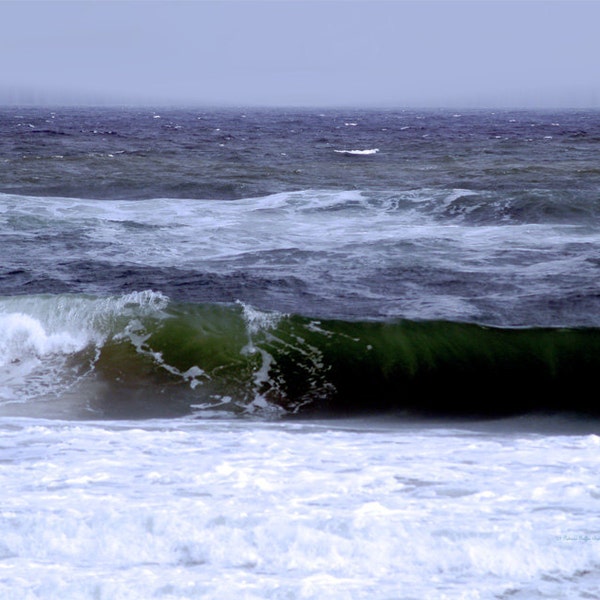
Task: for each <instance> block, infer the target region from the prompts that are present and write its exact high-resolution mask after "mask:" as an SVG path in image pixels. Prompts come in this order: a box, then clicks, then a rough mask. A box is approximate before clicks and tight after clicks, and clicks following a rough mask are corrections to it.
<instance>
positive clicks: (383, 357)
mask: <svg viewBox="0 0 600 600" xmlns="http://www.w3.org/2000/svg"><path fill="white" fill-rule="evenodd" d="M599 357H600V332H599V331H598V330H595V329H582V330H559V329H520V330H517V329H494V328H486V327H482V326H479V325H474V324H462V323H452V322H412V321H401V322H392V323H381V322H348V321H333V320H321V321H315V320H311V319H307V318H303V317H300V316H283V315H273V314H265V313H260V312H258V311H255V310H253V309H251V308H249V307H245V306H242V305H238V306H234V307H231V306H219V305H179V306H176V307H170V309H169V311H168V314H167V315H166V316H162V317H161V318H147V319H145V320H142V321H141V322H140V323H139V326H138V328H137V330H135V328H131V327H130V328H129V330H128V331H127V332H125V333H124V334H122V335H120V336H117V337H116V339H113V340H112V341H111V342H110V343H107V344H106V345H105V346H104V347H103V348H102V350H101V354H100V358H99V360H98V361H97V363H96V370H97V372H98V374H99V375H100V376H102V377H103V378H104V379H105V380H106V381H109V382H112V384H113V385H114V384H116V383H117V382H118V385H120V386H123V385H125V386H128V387H132V388H136V389H139V388H140V387H142V388H144V387H146V388H148V387H150V388H151V389H152V390H153V394H154V395H156V393H157V391H158V390H160V394H162V395H164V394H167V395H169V396H170V397H171V398H172V399H173V398H176V399H178V400H179V401H180V402H183V404H186V403H187V404H188V405H193V406H194V407H195V408H196V409H198V408H210V407H213V408H214V407H217V406H221V407H223V408H226V409H228V410H234V411H242V412H252V411H255V410H263V409H265V408H267V407H270V408H271V409H272V410H275V411H277V410H282V411H285V412H288V413H300V414H303V413H315V412H316V413H323V414H349V413H355V412H379V411H386V410H402V409H409V410H413V411H417V412H425V413H446V414H452V413H457V414H487V415H498V414H511V413H517V412H524V411H529V410H533V409H546V410H562V409H566V410H585V411H592V412H596V411H597V408H596V407H594V406H591V405H590V403H589V398H587V397H586V392H585V391H584V390H586V385H591V383H592V382H593V380H594V376H595V373H596V372H597V369H598V368H600V358H599Z"/></svg>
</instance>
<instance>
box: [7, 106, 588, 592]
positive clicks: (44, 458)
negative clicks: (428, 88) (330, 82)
mask: <svg viewBox="0 0 600 600" xmlns="http://www.w3.org/2000/svg"><path fill="white" fill-rule="evenodd" d="M599 143H600V116H599V114H598V112H596V111H561V112H550V111H546V112H533V111H473V112H469V111H466V112H463V113H461V114H460V115H457V114H454V113H451V112H446V111H410V110H404V111H401V110H398V111H392V110H390V111H358V110H357V111H352V110H346V111H341V110H340V111H334V110H330V111H325V112H322V111H310V110H305V111H276V110H252V111H241V110H233V109H232V110H227V111H219V110H191V109H187V110H183V109H181V110H175V109H172V110H166V109H164V110H161V111H160V112H158V111H152V110H149V109H139V110H138V109H118V110H117V109H92V108H86V109H75V108H71V109H65V108H55V109H45V108H44V109H42V108H26V107H23V108H2V109H0V249H1V252H0V483H1V485H2V489H3V490H4V496H3V501H2V505H1V507H0V574H1V577H0V595H3V596H6V597H10V598H16V599H20V598H23V599H31V598H44V599H50V598H57V597H65V598H121V597H122V598H133V599H137V598H140V599H142V598H143V599H147V598H150V597H156V598H217V597H218V598H234V597H235V598H239V597H243V598H261V599H264V598H277V599H282V598H288V599H289V598H325V597H326V598H340V599H342V598H352V599H356V598H370V599H371V598H380V599H382V600H383V599H384V598H458V597H462V598H506V597H509V596H510V597H514V598H527V599H531V598H547V597H553V598H554V597H568V598H577V597H580V598H586V597H595V596H596V595H598V591H599V589H600V587H599V586H600V581H599V580H598V577H597V575H596V573H598V566H599V564H600V546H599V540H600V531H599V530H598V528H597V527H596V526H595V513H596V512H597V511H596V504H597V499H598V497H599V495H600V490H599V489H598V485H597V482H596V479H597V472H598V467H599V466H600V464H599V462H600V459H599V458H598V437H597V436H598V423H599V421H598V414H599V412H600V407H599V405H598V402H597V399H596V398H595V396H594V393H593V390H594V389H595V386H596V379H597V375H596V374H597V373H598V370H599V368H600V277H599V266H600V250H599V248H600V220H599V209H598V200H599V193H600V169H599V168H598V164H597V150H598V144H599Z"/></svg>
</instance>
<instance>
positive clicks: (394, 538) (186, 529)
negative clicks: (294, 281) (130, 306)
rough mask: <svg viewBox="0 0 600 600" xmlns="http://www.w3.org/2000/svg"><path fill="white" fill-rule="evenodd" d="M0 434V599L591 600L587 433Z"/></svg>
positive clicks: (115, 429)
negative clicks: (0, 494) (551, 599)
mask: <svg viewBox="0 0 600 600" xmlns="http://www.w3.org/2000/svg"><path fill="white" fill-rule="evenodd" d="M488 428H489V426H488ZM0 436H1V437H0V446H1V450H2V464H1V465H0V486H1V487H2V490H3V502H2V507H1V511H0V558H1V560H0V596H2V597H10V598H13V599H24V598H36V597H44V598H57V597H63V598H121V597H127V598H131V599H138V598H139V599H147V598H153V597H157V598H172V599H175V598H240V597H242V598H256V599H258V598H261V599H268V598H278V599H281V598H315V599H317V598H325V597H326V598H334V599H337V598H340V599H342V598H344V599H346V598H347V599H350V598H351V599H356V598H380V599H383V598H458V597H460V598H491V597H498V598H499V597H503V594H504V595H508V594H510V595H511V597H514V598H527V599H533V598H543V597H558V596H557V594H559V593H560V594H567V595H568V597H570V598H576V597H581V598H583V597H590V596H585V593H592V592H593V591H594V590H597V589H598V585H600V580H599V579H598V576H597V572H598V565H599V563H600V527H598V525H597V521H596V514H595V505H596V502H597V498H598V497H600V486H599V485H598V481H597V476H596V474H597V470H598V467H599V466H600V465H599V461H600V459H599V458H598V456H599V455H598V448H599V444H600V442H599V440H598V437H597V436H595V435H537V434H533V433H523V434H510V435H506V434H505V433H504V434H502V435H500V434H495V433H494V432H493V427H491V433H490V431H489V430H488V431H487V432H486V433H485V435H484V434H483V432H482V430H480V429H478V426H477V424H472V425H471V426H458V427H456V428H453V429H448V428H441V427H435V426H424V425H423V424H421V425H419V424H412V425H410V424H404V425H400V424H397V426H396V427H395V428H394V427H390V423H389V422H388V424H387V425H383V424H381V423H379V424H378V423H376V422H373V423H371V424H368V423H367V424H365V423H360V422H358V421H357V422H346V423H343V422H340V423H337V424H336V423H335V422H332V423H318V422H313V423H311V424H306V423H281V422H279V423H271V424H269V423H262V424H259V423H255V422H248V421H235V422H230V421H220V422H196V421H193V420H188V421H168V422H167V421H150V422H146V423H145V424H144V425H143V426H140V425H139V424H135V423H128V422H123V423H122V424H120V425H114V424H113V425H107V424H103V425H101V424H96V423H80V424H77V425H73V424H69V423H61V422H47V421H31V420H25V419H16V420H15V419H4V420H3V423H2V426H1V429H0ZM561 597H563V596H561ZM564 597H566V596H564Z"/></svg>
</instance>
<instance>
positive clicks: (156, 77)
mask: <svg viewBox="0 0 600 600" xmlns="http://www.w3.org/2000/svg"><path fill="white" fill-rule="evenodd" d="M24 100H31V101H37V102H44V101H47V102H56V101H62V102H74V103H77V102H113V101H114V102H130V103H136V102H140V103H142V102H143V103H177V104H197V105H203V104H230V105H253V104H259V105H273V104H274V105H312V106H316V105H321V106H330V105H385V106H423V105H426V106H450V107H460V106H541V107H548V106H576V107H580V106H600V2H598V1H593V0H589V1H587V2H579V1H577V0H567V1H562V2H561V1H545V0H537V1H535V0H534V1H510V0H504V1H493V0H479V1H476V0H472V1H470V2H469V1H466V2H465V1H463V2H458V1H455V0H440V1H438V2H433V1H427V0H421V1H415V2H405V1H393V0H388V1H378V0H363V1H361V0H337V1H329V2H325V1H318V0H304V1H295V0H272V1H268V2H265V1H260V2H259V1H253V0H240V1H234V0H220V1H214V2H211V1H202V0H198V1H193V0H188V1H187V2H178V1H161V0H155V1H138V2H125V1H122V2H120V1H116V0H104V1H93V0H80V1H75V0H73V1H70V2H58V1H53V0H47V1H40V2H33V1H27V0H20V1H7V0H4V1H2V0H0V101H2V102H11V101H12V102H22V101H24Z"/></svg>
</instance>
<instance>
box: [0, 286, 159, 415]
mask: <svg viewBox="0 0 600 600" xmlns="http://www.w3.org/2000/svg"><path fill="white" fill-rule="evenodd" d="M167 303H168V298H166V296H164V295H163V294H160V293H157V292H152V291H150V290H146V291H142V292H132V293H130V294H124V295H122V296H114V297H109V298H89V297H84V296H12V297H9V298H0V405H1V404H6V403H15V402H18V403H25V402H28V401H31V400H33V399H48V398H51V397H54V396H56V395H59V394H61V393H64V391H65V390H66V389H68V388H69V387H70V386H72V385H73V384H74V382H76V381H77V380H79V379H80V378H81V377H82V376H84V375H85V374H86V372H87V371H86V368H85V361H83V362H82V361H79V363H78V365H77V367H75V366H71V367H70V366H69V361H70V358H71V357H72V355H74V354H76V353H81V352H84V351H85V352H87V355H88V365H89V369H91V368H92V366H93V362H94V360H95V359H96V358H97V349H98V348H99V347H101V346H102V344H103V343H104V342H105V340H106V339H107V338H108V337H110V336H113V335H117V334H118V332H120V331H121V330H122V328H125V329H127V327H128V326H130V325H129V323H130V321H131V320H132V319H135V317H139V316H143V315H146V314H160V311H161V310H163V309H164V308H165V307H166V305H167ZM118 321H122V324H121V325H118V324H117V323H118Z"/></svg>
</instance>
